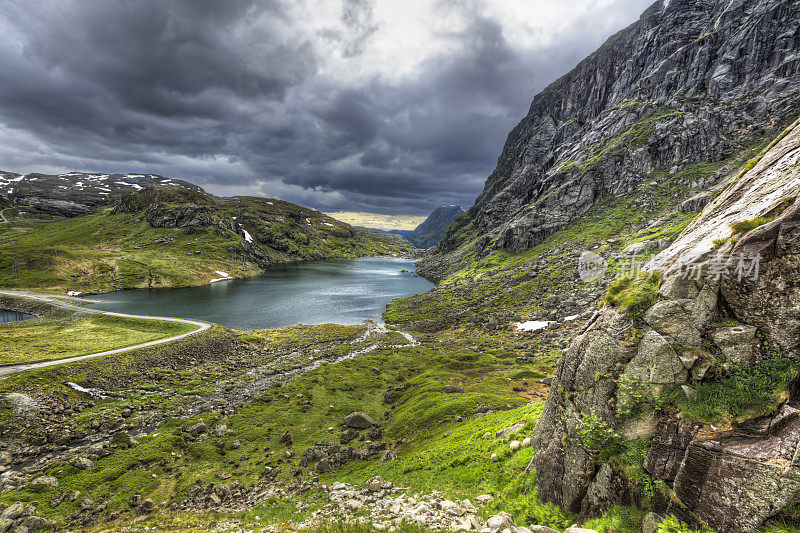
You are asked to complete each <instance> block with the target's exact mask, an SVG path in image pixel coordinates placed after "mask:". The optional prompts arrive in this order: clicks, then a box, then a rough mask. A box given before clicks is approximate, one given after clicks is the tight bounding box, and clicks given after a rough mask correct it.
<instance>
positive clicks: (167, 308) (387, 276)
mask: <svg viewBox="0 0 800 533" xmlns="http://www.w3.org/2000/svg"><path fill="white" fill-rule="evenodd" d="M404 269H405V270H408V271H409V272H402V270H404ZM413 270H414V262H413V261H408V260H405V259H392V258H385V257H367V258H361V259H345V260H334V259H331V260H325V261H308V262H302V263H291V264H285V265H274V266H271V267H270V268H269V270H268V271H267V272H265V273H264V274H261V275H260V276H257V277H254V278H249V279H241V280H230V281H220V282H218V283H214V284H211V285H204V286H202V287H187V288H182V289H152V290H133V291H120V292H112V293H108V294H102V295H98V296H92V300H96V301H97V302H98V303H96V304H89V306H90V307H93V308H95V309H103V310H105V311H117V312H120V313H132V314H140V315H156V316H177V317H183V318H197V319H201V320H208V321H210V322H215V323H217V324H222V325H223V326H227V327H230V328H235V329H260V328H274V327H280V326H293V325H297V324H324V323H326V322H333V323H336V324H361V323H362V322H363V321H364V320H366V319H372V320H380V318H381V315H382V314H383V312H384V311H385V310H386V304H388V303H389V302H390V301H391V300H392V299H393V298H397V297H406V296H413V295H415V294H421V293H423V292H426V291H428V290H429V289H430V288H432V287H433V283H431V282H430V281H428V280H426V279H424V278H421V277H415V276H414V275H413V274H412V273H411V271H413Z"/></svg>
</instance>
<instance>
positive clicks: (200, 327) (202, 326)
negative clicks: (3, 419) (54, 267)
mask: <svg viewBox="0 0 800 533" xmlns="http://www.w3.org/2000/svg"><path fill="white" fill-rule="evenodd" d="M0 295H2V296H17V297H22V298H29V299H31V300H38V301H40V302H45V303H48V304H51V305H57V306H59V307H65V308H67V309H72V310H74V311H81V312H83V313H96V314H99V315H108V316H119V317H125V318H139V319H144V320H163V321H165V322H180V323H182V324H189V325H192V326H197V329H195V330H194V331H189V332H187V333H182V334H180V335H176V336H174V337H167V338H165V339H158V340H154V341H150V342H144V343H142V344H135V345H133V346H127V347H125V348H117V349H116V350H106V351H104V352H97V353H91V354H87V355H78V356H76V357H68V358H65V359H56V360H53V361H41V362H35V363H20V364H18V365H9V366H0V376H7V375H9V374H16V373H17V372H24V371H26V370H35V369H37V368H44V367H48V366H55V365H63V364H66V363H72V362H75V361H83V360H84V359H93V358H95V357H103V356H104V355H113V354H117V353H123V352H128V351H131V350H138V349H139V348H147V347H149V346H156V345H159V344H165V343H167V342H173V341H177V340H180V339H184V338H186V337H190V336H192V335H197V334H198V333H202V332H204V331H208V330H209V329H210V328H211V326H212V324H211V323H210V322H204V321H202V320H188V319H185V318H168V317H161V316H145V315H127V314H125V313H113V312H110V311H100V310H98V309H89V308H87V307H81V306H79V305H75V304H71V303H67V302H62V301H60V300H56V299H55V298H48V297H47V296H35V295H32V294H27V293H24V292H17V291H0Z"/></svg>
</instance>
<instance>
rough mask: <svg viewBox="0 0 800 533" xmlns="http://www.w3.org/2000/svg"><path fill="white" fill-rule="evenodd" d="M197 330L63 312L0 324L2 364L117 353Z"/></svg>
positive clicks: (165, 324)
mask: <svg viewBox="0 0 800 533" xmlns="http://www.w3.org/2000/svg"><path fill="white" fill-rule="evenodd" d="M195 329H197V327H196V326H192V325H190V324H183V323H180V322H167V321H164V320H143V319H134V318H123V317H116V316H107V315H98V314H90V313H64V314H56V315H55V316H45V317H40V318H35V319H31V320H25V321H22V322H11V323H7V324H0V364H2V363H21V362H24V361H31V360H38V359H63V358H66V357H73V356H78V355H86V354H90V353H96V352H103V351H106V350H115V349H117V348H124V347H126V346H133V345H136V344H141V343H145V342H150V341H154V340H158V339H163V338H166V337H173V336H176V335H180V334H182V333H187V332H189V331H193V330H195Z"/></svg>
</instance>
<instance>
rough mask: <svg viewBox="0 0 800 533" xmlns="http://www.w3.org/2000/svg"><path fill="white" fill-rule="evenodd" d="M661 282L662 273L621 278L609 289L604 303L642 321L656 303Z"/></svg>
mask: <svg viewBox="0 0 800 533" xmlns="http://www.w3.org/2000/svg"><path fill="white" fill-rule="evenodd" d="M660 282H661V273H660V272H649V273H647V274H639V275H636V276H631V277H628V276H622V277H619V278H617V279H616V281H614V283H612V284H611V286H610V287H609V288H608V292H607V293H606V297H605V299H604V302H605V303H606V305H610V306H612V307H616V308H618V309H620V310H621V311H622V312H623V313H624V314H626V315H628V316H629V317H631V318H634V319H641V318H642V317H643V316H644V312H645V311H647V310H648V309H649V308H650V307H651V306H652V305H653V304H654V303H656V298H657V293H658V285H659V283H660Z"/></svg>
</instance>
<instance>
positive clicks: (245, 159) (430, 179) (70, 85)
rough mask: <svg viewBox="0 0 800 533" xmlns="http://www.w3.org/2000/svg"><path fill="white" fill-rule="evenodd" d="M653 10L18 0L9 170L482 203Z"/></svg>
mask: <svg viewBox="0 0 800 533" xmlns="http://www.w3.org/2000/svg"><path fill="white" fill-rule="evenodd" d="M650 3H651V0H572V1H569V2H567V1H564V0H494V1H485V2H482V1H479V0H476V1H469V0H467V1H433V0H429V1H423V0H403V1H396V0H341V1H322V0H318V1H312V0H307V1H306V0H285V1H283V0H266V1H260V2H255V1H247V0H224V1H217V0H185V1H168V0H130V1H126V0H115V1H112V0H75V1H73V0H25V1H23V2H10V1H9V2H5V1H3V2H0V72H1V73H2V75H0V169H1V170H9V171H16V172H61V171H71V170H86V171H103V172H152V173H158V174H163V175H166V176H170V177H176V178H182V179H186V180H188V181H191V182H194V183H197V184H199V185H201V186H203V187H205V188H206V189H207V190H209V191H210V192H213V193H215V194H220V195H232V194H254V195H264V196H276V197H279V198H282V199H284V200H288V201H290V202H295V203H299V204H302V205H307V206H310V207H313V208H316V209H320V210H323V211H337V210H346V211H357V212H369V213H380V214H388V215H422V214H427V213H428V212H430V211H431V210H433V209H434V208H435V207H437V206H439V205H445V204H460V205H463V206H465V207H469V206H470V205H472V203H473V200H474V199H475V196H477V194H478V193H479V192H480V191H481V189H482V187H483V182H484V181H485V179H486V177H487V176H488V174H489V173H490V172H491V171H492V169H493V168H494V166H495V164H496V161H497V156H498V155H499V153H500V150H501V148H502V145H503V142H504V141H505V138H506V135H507V134H508V132H509V130H510V129H511V128H513V127H514V125H515V124H516V123H517V122H519V120H520V119H521V118H522V117H523V116H524V115H525V113H526V111H527V109H528V106H529V105H530V101H531V100H532V98H533V96H534V95H535V94H536V93H537V92H538V91H540V90H541V89H542V88H544V87H545V86H546V85H547V84H548V83H550V82H551V81H553V80H554V79H556V78H557V77H558V76H560V75H561V74H563V73H565V72H567V71H569V70H570V69H571V68H572V67H573V66H574V65H575V64H576V63H577V62H578V61H580V60H581V59H582V58H583V57H585V56H586V55H588V54H589V53H591V52H592V51H593V50H594V49H595V48H597V46H599V45H600V44H601V43H602V42H603V41H604V40H605V39H606V38H607V37H609V36H610V35H611V34H613V33H614V32H616V31H617V30H619V29H621V28H623V27H624V26H626V25H628V24H630V23H631V22H633V21H635V20H636V19H637V18H638V16H639V14H640V13H641V12H642V11H643V10H644V9H645V8H646V7H647V5H649V4H650Z"/></svg>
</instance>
